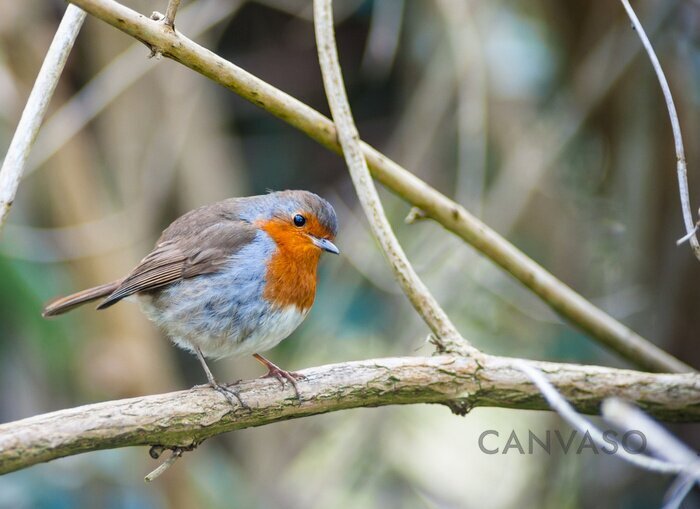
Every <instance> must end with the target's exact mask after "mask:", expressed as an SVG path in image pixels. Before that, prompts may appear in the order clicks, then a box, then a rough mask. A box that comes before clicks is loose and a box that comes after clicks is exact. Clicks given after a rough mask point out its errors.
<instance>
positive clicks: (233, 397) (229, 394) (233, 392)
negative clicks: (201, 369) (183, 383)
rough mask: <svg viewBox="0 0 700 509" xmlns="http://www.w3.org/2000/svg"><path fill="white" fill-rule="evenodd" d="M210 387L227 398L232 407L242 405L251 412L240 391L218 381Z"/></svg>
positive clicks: (211, 383) (210, 384)
mask: <svg viewBox="0 0 700 509" xmlns="http://www.w3.org/2000/svg"><path fill="white" fill-rule="evenodd" d="M208 385H209V387H211V388H212V389H214V390H215V391H216V392H218V393H219V394H221V395H222V396H223V397H224V398H226V400H227V401H228V402H229V403H231V406H232V407H236V406H238V405H240V406H242V407H243V408H245V409H246V410H250V407H249V406H248V404H247V403H246V402H245V401H243V399H242V398H241V394H240V392H239V391H238V389H236V388H233V387H230V386H228V385H224V384H220V383H219V382H217V381H216V380H214V382H210V383H209V384H208Z"/></svg>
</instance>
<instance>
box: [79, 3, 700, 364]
mask: <svg viewBox="0 0 700 509" xmlns="http://www.w3.org/2000/svg"><path fill="white" fill-rule="evenodd" d="M70 1H71V2H72V3H75V4H76V5H79V6H80V7H81V8H83V9H84V10H86V11H87V12H89V13H90V14H92V15H93V16H96V17H98V18H99V19H101V20H103V21H105V22H106V23H109V24H110V25H112V26H114V27H115V28H118V29H119V30H122V31H123V32H125V33H127V34H129V35H131V36H132V37H135V38H136V39H138V40H140V41H144V42H145V43H147V44H148V45H150V46H151V47H157V48H159V49H160V50H161V52H162V53H163V55H164V56H166V57H167V58H171V59H173V60H175V61H177V62H180V63H181V64H183V65H185V66H187V67H189V68H190V69H193V70H195V71H197V72H199V73H200V74H202V75H204V76H206V77H208V78H209V79H211V80H213V81H215V82H217V83H219V84H221V85H222V86H224V87H226V88H228V89H229V90H231V91H233V92H235V93H236V94H238V95H240V96H241V97H243V98H244V99H246V100H248V101H250V102H251V103H253V104H256V105H257V106H259V107H261V108H263V109H265V110H266V111H268V112H269V113H271V114H273V115H275V116H276V117H278V118H280V119H282V120H284V121H285V122H287V123H288V124H289V125H291V126H292V127H294V128H296V129H299V130H300V131H302V132H304V133H306V134H307V135H308V136H309V137H310V138H312V139H314V140H316V141H317V142H319V143H320V144H321V145H323V146H324V147H327V148H328V149H330V150H333V151H335V152H340V151H341V148H340V145H339V144H338V138H337V135H336V130H335V126H334V125H333V122H332V121H331V120H330V119H328V118H326V117H325V116H323V115H322V114H320V113H319V112H318V111H316V110H314V109H313V108H310V107H309V106H308V105H306V104H304V103H302V102H301V101H299V100H297V99H295V98H293V97H291V96H290V95H288V94H286V93H284V92H282V91H281V90H279V89H277V88H275V87H273V86H271V85H270V84H269V83H266V82H265V81H263V80H261V79H259V78H257V77H256V76H253V75H252V74H250V73H248V72H246V71H245V70H243V69H241V68H240V67H238V66H236V65H234V64H232V63H231V62H229V61H227V60H225V59H223V58H221V57H220V56H219V55H217V54H215V53H213V52H211V51H209V50H207V49H206V48H203V47H202V46H200V45H198V44H196V43H195V42H193V41H192V40H190V39H188V38H187V37H185V36H184V35H182V34H181V33H179V32H175V31H165V30H163V29H162V24H161V23H159V22H156V21H152V20H150V19H148V18H147V17H146V16H143V15H141V14H139V13H137V12H135V11H134V10H132V9H129V8H128V7H125V6H124V5H121V4H120V3H118V2H116V1H114V0H70ZM361 146H362V150H363V152H364V154H365V157H366V158H367V163H368V166H369V169H370V170H371V172H372V175H373V176H374V177H375V178H376V179H377V180H379V181H380V182H381V183H382V184H384V185H385V186H386V187H387V188H389V189H390V190H392V191H393V192H394V193H396V194H397V195H399V196H401V197H402V198H404V199H405V200H406V201H408V202H409V203H411V204H412V205H414V206H416V207H419V208H421V209H423V210H424V211H425V212H426V214H427V215H428V216H429V217H431V218H432V219H434V220H435V221H437V222H438V223H440V224H441V225H443V226H444V227H445V228H446V229H448V230H449V231H452V232H454V233H455V234H456V235H458V236H460V237H461V238H462V239H464V240H465V241H466V242H468V243H469V244H471V245H472V246H473V247H474V248H475V249H477V250H479V251H480V252H481V253H483V254H484V255H485V256H486V257H488V258H489V259H490V260H491V261H493V262H494V263H496V264H497V265H499V266H500V267H501V268H503V269H504V270H506V271H507V272H509V273H510V274H512V275H513V276H514V277H515V278H516V279H518V280H519V281H520V282H521V283H523V284H524V285H525V286H526V287H527V288H529V289H530V290H531V291H532V292H534V293H535V294H536V295H538V296H539V297H540V298H541V299H542V300H543V301H544V302H546V303H547V304H548V305H549V306H550V307H552V309H554V310H555V311H556V312H558V313H559V314H561V316H562V317H564V318H565V319H567V320H569V321H570V322H572V323H573V324H574V325H576V326H577V327H579V328H580V329H581V330H583V331H584V332H586V333H587V334H589V335H590V336H591V337H592V338H594V339H596V340H597V341H599V342H600V343H602V344H604V345H606V346H608V347H609V348H610V349H612V350H614V351H616V352H618V353H619V354H620V355H621V356H622V357H624V358H626V359H628V360H629V361H631V362H632V363H634V364H635V365H637V366H639V367H642V368H644V369H649V370H653V371H666V372H687V371H692V368H691V367H689V366H687V365H686V364H685V363H683V362H681V361H680V360H678V359H676V358H675V357H673V356H672V355H670V354H668V353H667V352H664V351H663V350H662V349H660V348H658V347H657V346H656V345H654V344H653V343H651V342H649V341H648V340H646V339H644V338H643V337H641V336H639V335H638V334H636V333H635V332H634V331H632V330H631V329H630V328H629V327H627V326H625V325H623V324H622V323H620V322H618V321H617V320H615V319H614V318H613V317H611V316H610V315H608V314H607V313H605V312H604V311H602V310H601V309H599V308H597V307H595V306H594V305H593V304H591V303H590V302H588V301H587V300H586V299H584V298H583V297H582V296H581V295H579V294H578V293H576V292H575V291H574V290H573V289H571V288H570V287H568V286H567V285H565V284H564V283H562V282H561V281H560V280H558V279H557V278H556V277H554V276H553V275H552V274H551V273H549V272H548V271H547V270H545V269H544V268H543V267H542V266H540V265H538V264H537V263H536V262H535V261H534V260H532V259H530V258H529V257H528V256H527V255H525V254H524V253H523V252H522V251H520V250H518V249H517V248H516V247H515V246H514V245H513V244H511V243H510V242H508V241H507V240H506V239H504V238H503V237H502V236H500V235H499V234H498V233H496V232H495V231H494V230H492V229H491V228H489V227H488V226H487V225H486V224H484V223H483V222H482V221H480V220H479V219H477V218H476V217H474V216H473V215H472V214H470V213H469V212H468V211H467V210H466V209H464V207H462V206H460V205H459V204H457V203H455V202H454V201H452V200H450V199H449V198H447V197H446V196H445V195H443V194H441V193H440V192H438V191H437V190H436V189H434V188H432V187H431V186H429V185H428V184H426V183H425V182H423V181H422V180H420V179H419V178H418V177H416V176H415V175H413V174H412V173H411V172H409V171H407V170H406V169H405V168H403V167H401V166H400V165H398V164H397V163H396V162H394V161H392V160H391V159H389V158H387V157H386V156H384V155H383V154H382V153H380V152H379V151H377V150H376V149H374V148H372V147H371V146H369V145H368V144H366V143H364V142H362V143H361Z"/></svg>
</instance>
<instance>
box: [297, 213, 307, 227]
mask: <svg viewBox="0 0 700 509" xmlns="http://www.w3.org/2000/svg"><path fill="white" fill-rule="evenodd" d="M305 224H306V218H305V217H304V216H302V215H301V214H297V215H296V216H294V226H297V227H299V228H301V227H302V226H304V225H305Z"/></svg>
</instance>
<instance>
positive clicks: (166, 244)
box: [97, 215, 257, 309]
mask: <svg viewBox="0 0 700 509" xmlns="http://www.w3.org/2000/svg"><path fill="white" fill-rule="evenodd" d="M186 217H187V215H186V216H183V218H186ZM183 218H181V219H180V220H178V221H181V220H182V219H183ZM204 219H205V220H206V219H209V221H208V223H209V224H206V223H207V221H205V225H204V226H205V227H204V228H201V229H200V230H199V231H196V230H194V229H193V228H192V225H191V224H185V225H182V227H181V228H178V221H176V222H174V223H173V224H172V225H171V226H170V227H169V228H168V229H166V230H165V232H164V233H163V236H161V239H160V240H161V242H159V243H158V244H157V245H156V247H155V249H154V250H153V251H152V252H151V253H150V254H149V255H148V256H146V257H145V258H144V259H143V260H141V262H140V263H139V264H138V265H137V266H136V268H135V269H134V270H133V271H132V272H131V274H129V275H128V276H127V277H126V278H125V279H124V280H123V281H122V282H121V284H120V285H119V287H117V289H116V290H114V292H112V293H111V294H110V295H109V296H108V297H107V298H106V299H105V300H104V301H103V302H102V303H101V304H100V305H99V306H98V307H97V309H104V308H106V307H109V306H111V305H113V304H116V303H117V302H119V301H120V300H121V299H123V298H125V297H128V296H130V295H133V294H136V293H141V292H148V291H151V290H156V289H158V288H162V287H164V286H167V285H169V284H172V283H175V282H178V281H181V280H183V279H187V278H191V277H196V276H199V275H202V274H211V273H213V272H217V271H219V270H221V268H222V267H223V266H225V264H226V263H227V262H228V261H229V260H230V257H231V256H232V255H233V254H235V253H236V252H238V251H239V250H240V249H242V248H243V247H244V246H245V245H246V244H248V243H249V242H251V241H252V240H253V239H254V238H255V235H256V234H257V228H255V227H254V226H253V225H251V224H250V223H247V222H245V221H240V220H233V219H230V218H223V217H219V218H218V219H219V220H218V221H212V220H211V218H207V217H205V218H204Z"/></svg>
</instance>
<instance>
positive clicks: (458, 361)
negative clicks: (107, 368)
mask: <svg viewBox="0 0 700 509" xmlns="http://www.w3.org/2000/svg"><path fill="white" fill-rule="evenodd" d="M519 362H522V361H519V360H514V359H507V358H500V357H490V356H483V357H479V356H473V357H454V356H437V357H427V358H422V357H407V358H392V359H373V360H366V361H358V362H348V363H343V364H332V365H327V366H322V367H318V368H312V369H307V370H304V371H302V373H303V374H304V375H305V376H306V378H305V379H304V380H303V381H300V382H299V389H300V391H301V395H302V402H301V403H298V402H297V400H296V398H295V397H294V393H293V391H292V390H291V389H288V390H285V391H281V390H280V387H279V384H278V383H277V381H276V380H269V379H258V380H249V381H244V382H241V383H240V384H239V388H240V394H241V397H242V398H243V400H244V401H246V403H247V404H248V405H250V407H251V410H250V411H248V410H245V409H243V408H240V407H239V408H235V409H234V408H232V407H231V404H230V403H229V402H228V401H227V400H225V399H224V398H222V397H221V395H220V394H219V393H217V392H215V391H213V390H211V388H209V387H196V388H193V389H191V390H188V391H181V392H172V393H169V394H160V395H155V396H145V397H141V398H132V399H125V400H119V401H109V402H104V403H97V404H94V405H87V406H83V407H78V408H72V409H68V410H60V411H58V412H52V413H49V414H44V415H38V416H35V417H30V418H28V419H23V420H20V421H15V422H10V423H6V424H2V425H0V473H6V472H11V471H14V470H19V469H22V468H26V467H28V466H31V465H34V464H36V463H41V462H46V461H50V460H53V459H56V458H61V457H64V456H70V455H73V454H79V453H84V452H88V451H96V450H101V449H111V448H117V447H127V446H135V445H154V444H159V445H163V446H166V447H183V448H191V447H192V446H194V445H196V444H199V443H201V442H202V441H203V440H205V439H207V438H209V437H212V436H214V435H218V434H221V433H224V432H227V431H232V430H236V429H242V428H249V427H254V426H263V425H266V424H270V423H273V422H277V421H283V420H287V419H294V418H298V417H305V416H309V415H315V414H321V413H326V412H333V411H337V410H343V409H348V408H358V407H375V406H383V405H398V404H413V403H443V404H448V405H449V406H450V407H452V408H460V409H462V410H463V411H465V412H466V411H468V410H469V409H471V408H473V407H478V406H498V407H507V408H518V409H539V410H545V409H549V406H548V404H547V403H546V402H545V400H544V399H543V397H542V395H541V394H540V392H539V389H538V388H537V387H536V386H535V385H533V384H532V383H531V382H530V381H529V379H528V377H527V375H525V374H524V373H523V372H522V371H521V370H520V368H519V367H518V365H519V364H518V363H519ZM529 364H530V365H532V366H534V367H536V368H537V369H539V370H540V371H542V372H543V373H545V374H546V376H547V379H548V380H549V381H550V382H551V383H552V384H553V385H554V387H556V389H557V390H558V391H559V392H560V393H561V394H562V395H563V396H564V397H565V398H566V399H567V400H568V401H569V402H571V404H572V405H573V406H574V407H576V408H577V409H578V410H579V411H581V412H584V413H590V414H594V413H598V411H599V406H600V403H601V401H603V400H604V399H605V398H608V397H611V396H617V397H620V398H624V399H626V400H628V401H631V402H633V403H635V404H636V405H637V406H639V407H640V408H642V409H643V410H645V411H647V412H648V413H650V414H651V415H654V416H656V417H657V418H659V419H664V420H668V421H695V422H697V421H700V375H698V374H695V373H687V374H676V375H670V374H665V375H655V374H649V373H640V372H635V371H628V370H620V369H611V368H602V367H594V366H576V365H568V364H556V363H548V362H531V363H529Z"/></svg>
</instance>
